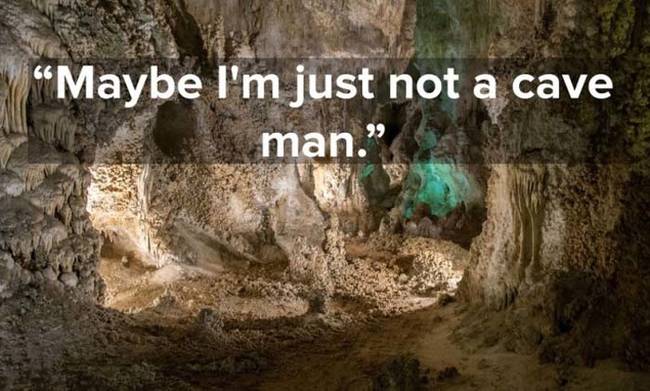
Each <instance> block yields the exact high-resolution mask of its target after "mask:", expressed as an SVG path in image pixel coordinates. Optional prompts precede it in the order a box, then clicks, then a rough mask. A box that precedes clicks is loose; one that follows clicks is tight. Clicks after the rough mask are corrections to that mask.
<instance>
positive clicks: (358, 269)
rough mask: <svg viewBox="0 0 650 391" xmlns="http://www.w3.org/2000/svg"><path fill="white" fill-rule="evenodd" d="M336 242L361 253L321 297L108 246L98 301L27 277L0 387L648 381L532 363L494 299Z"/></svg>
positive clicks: (2, 315)
mask: <svg viewBox="0 0 650 391" xmlns="http://www.w3.org/2000/svg"><path fill="white" fill-rule="evenodd" d="M422 246H425V247H426V248H428V249H432V248H433V249H436V251H438V252H439V254H448V257H450V258H453V259H456V258H458V259H461V258H463V257H464V254H465V253H464V252H462V251H459V250H458V249H456V248H450V247H449V245H448V244H446V243H435V242H426V243H422ZM369 249H372V251H369ZM417 249H418V247H417V246H416V247H414V250H413V251H417ZM348 251H349V252H354V253H355V254H356V255H357V256H358V257H361V260H360V261H358V262H356V261H354V262H353V261H350V262H351V263H347V264H346V265H345V266H344V267H343V269H341V270H342V271H340V272H341V273H344V272H345V271H346V270H347V269H351V270H350V274H349V276H350V277H351V278H347V277H346V276H347V275H346V274H342V275H341V276H342V277H341V281H344V282H345V283H346V284H348V285H345V286H344V288H345V289H343V290H339V291H336V292H339V293H337V294H334V295H332V297H331V298H330V299H329V300H327V302H326V303H320V302H319V301H318V300H316V301H314V299H313V297H311V296H310V294H311V293H312V292H313V290H312V289H311V288H310V286H309V284H303V283H300V282H297V281H294V280H291V279H289V278H287V275H286V273H285V272H284V271H283V270H284V267H283V266H281V265H280V266H279V267H277V268H276V267H273V266H272V267H270V268H269V267H262V268H251V269H248V270H246V271H245V272H226V273H221V274H219V275H218V276H215V275H209V274H206V273H205V272H204V271H201V270H196V269H193V268H191V267H189V268H188V267H186V266H180V265H168V266H165V267H162V268H154V267H151V266H146V265H145V264H144V263H142V262H140V261H138V260H137V259H136V258H133V257H131V258H129V257H124V256H122V255H119V254H118V255H116V256H114V257H112V258H110V257H109V258H105V259H103V260H102V263H101V265H100V272H101V274H102V277H103V279H104V281H105V282H106V285H107V287H106V298H105V301H104V306H100V305H97V304H96V303H94V302H92V301H89V300H88V299H87V298H75V296H71V295H69V294H68V293H66V292H64V291H63V290H62V288H61V287H60V286H59V287H57V286H56V285H54V286H49V287H48V286H45V287H41V288H26V289H25V290H24V291H22V292H20V293H19V294H18V295H17V296H16V297H14V298H13V299H12V300H9V301H6V302H4V303H2V302H0V347H1V348H0V364H1V365H0V388H2V389H5V388H17V389H26V388H30V389H31V388H44V387H47V388H48V389H71V388H75V389H76V388H80V387H81V388H84V389H144V388H147V389H174V390H177V389H225V390H231V389H236V390H246V389H253V390H258V389H261V390H286V389H294V390H364V389H406V390H410V389H418V390H419V389H424V390H426V389H452V390H455V389H458V390H465V389H481V390H483V389H493V390H504V389H508V390H509V389H529V390H554V389H568V390H570V389H589V390H612V389H649V388H650V387H649V386H650V376H648V375H646V374H640V373H634V372H628V371H626V370H625V369H624V367H623V366H622V365H621V364H618V363H616V362H614V361H601V362H598V363H596V366H595V367H594V368H582V367H575V366H567V365H566V364H562V363H547V364H542V363H541V362H540V360H539V354H537V353H536V352H535V350H534V349H533V350H526V349H521V348H520V347H518V346H516V344H515V345H513V344H512V343H510V344H509V343H508V341H510V342H512V341H513V340H514V338H509V337H510V336H509V333H510V331H508V329H507V328H505V327H502V325H503V324H505V323H504V322H503V317H502V316H500V315H499V313H497V314H496V315H495V314H494V313H487V312H484V311H483V310H474V309H472V308H467V307H465V306H464V305H462V304H460V303H456V302H455V301H454V300H453V297H452V296H449V295H448V294H446V293H444V294H442V293H441V292H436V291H430V290H428V289H422V287H423V286H424V287H427V286H428V285H427V281H434V282H435V281H437V280H435V279H434V280H430V279H424V280H423V279H414V280H413V281H412V282H413V283H409V282H408V281H405V280H404V278H403V275H402V274H403V273H402V270H401V269H400V266H399V265H392V266H391V265H387V264H386V262H385V261H384V260H383V259H385V258H390V257H391V256H393V255H391V256H388V255H390V254H388V253H387V252H386V251H379V252H377V251H376V249H375V247H367V246H365V245H363V244H359V243H357V244H356V245H354V246H348ZM387 254H388V255H387ZM398 259H401V260H403V259H404V258H398ZM453 263H458V264H460V265H462V264H463V263H464V261H462V259H461V260H459V261H458V262H456V261H454V262H453ZM400 273H402V274H400ZM420 273H421V274H424V275H425V276H429V275H430V274H427V273H426V270H424V271H422V270H420ZM448 273H450V274H449V275H450V276H455V275H456V274H457V273H458V271H457V270H456V269H455V268H450V269H448ZM423 281H424V282H423ZM423 284H424V285H423ZM488 314H491V315H489V316H488ZM501 314H502V315H503V312H501ZM390 385H392V386H393V388H390Z"/></svg>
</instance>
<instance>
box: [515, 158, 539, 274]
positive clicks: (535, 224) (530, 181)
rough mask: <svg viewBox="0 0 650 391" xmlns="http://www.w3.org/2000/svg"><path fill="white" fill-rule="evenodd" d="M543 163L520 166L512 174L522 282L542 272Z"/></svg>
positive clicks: (519, 267)
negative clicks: (540, 252) (540, 253)
mask: <svg viewBox="0 0 650 391" xmlns="http://www.w3.org/2000/svg"><path fill="white" fill-rule="evenodd" d="M544 178H545V169H544V167H543V166H526V167H520V166H516V167H515V168H513V171H512V175H511V177H510V179H511V184H510V200H511V203H512V207H513V210H514V215H515V219H514V233H515V241H516V254H517V267H518V277H519V281H520V282H523V281H525V280H528V281H535V280H536V279H537V277H538V275H539V272H540V264H539V250H540V245H541V240H542V238H541V233H542V223H543V213H544V195H543V189H544Z"/></svg>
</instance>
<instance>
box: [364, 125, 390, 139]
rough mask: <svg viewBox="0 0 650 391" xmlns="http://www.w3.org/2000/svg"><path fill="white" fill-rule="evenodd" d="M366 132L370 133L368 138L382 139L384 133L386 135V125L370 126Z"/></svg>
mask: <svg viewBox="0 0 650 391" xmlns="http://www.w3.org/2000/svg"><path fill="white" fill-rule="evenodd" d="M366 130H367V131H368V138H373V137H375V136H377V137H379V138H382V137H383V136H384V133H386V127H385V126H384V124H377V125H375V124H368V126H366Z"/></svg>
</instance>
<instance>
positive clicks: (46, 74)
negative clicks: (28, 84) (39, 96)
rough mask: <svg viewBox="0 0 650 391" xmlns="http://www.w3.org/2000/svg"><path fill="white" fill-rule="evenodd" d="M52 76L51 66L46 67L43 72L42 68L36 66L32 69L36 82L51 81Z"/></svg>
mask: <svg viewBox="0 0 650 391" xmlns="http://www.w3.org/2000/svg"><path fill="white" fill-rule="evenodd" d="M53 77H54V75H53V74H52V66H51V65H48V66H46V67H45V70H43V67H42V66H40V65H38V66H36V68H34V79H36V80H42V79H45V80H52V78H53Z"/></svg>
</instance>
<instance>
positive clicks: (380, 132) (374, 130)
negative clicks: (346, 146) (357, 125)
mask: <svg viewBox="0 0 650 391" xmlns="http://www.w3.org/2000/svg"><path fill="white" fill-rule="evenodd" d="M366 130H367V131H368V138H374V137H375V136H376V137H378V138H382V137H383V136H384V134H385V133H386V127H385V126H384V124H376V125H375V124H368V126H366ZM357 153H358V155H359V157H360V158H364V157H366V156H367V155H368V152H367V151H366V150H365V149H363V148H361V149H360V150H359V152H357Z"/></svg>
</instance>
